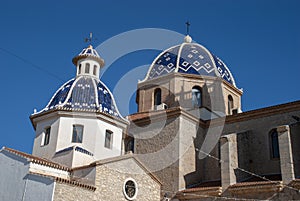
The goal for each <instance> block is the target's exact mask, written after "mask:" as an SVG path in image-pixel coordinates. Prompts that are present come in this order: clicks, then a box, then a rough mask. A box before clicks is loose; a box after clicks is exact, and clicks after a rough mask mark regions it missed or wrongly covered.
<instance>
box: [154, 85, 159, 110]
mask: <svg viewBox="0 0 300 201" xmlns="http://www.w3.org/2000/svg"><path fill="white" fill-rule="evenodd" d="M160 104H161V89H160V88H156V89H155V90H154V106H156V105H160Z"/></svg>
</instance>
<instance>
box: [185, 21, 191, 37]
mask: <svg viewBox="0 0 300 201" xmlns="http://www.w3.org/2000/svg"><path fill="white" fill-rule="evenodd" d="M185 24H186V35H189V34H190V25H191V24H190V22H189V21H187V22H186V23H185Z"/></svg>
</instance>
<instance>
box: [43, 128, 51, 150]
mask: <svg viewBox="0 0 300 201" xmlns="http://www.w3.org/2000/svg"><path fill="white" fill-rule="evenodd" d="M50 132H51V127H47V128H46V129H45V131H44V136H43V140H42V146H46V145H47V144H49V142H50Z"/></svg>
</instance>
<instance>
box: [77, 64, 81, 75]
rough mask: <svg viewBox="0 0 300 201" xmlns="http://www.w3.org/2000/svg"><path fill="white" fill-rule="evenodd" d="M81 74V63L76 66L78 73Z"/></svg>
mask: <svg viewBox="0 0 300 201" xmlns="http://www.w3.org/2000/svg"><path fill="white" fill-rule="evenodd" d="M79 74H81V64H79V67H78V75H79Z"/></svg>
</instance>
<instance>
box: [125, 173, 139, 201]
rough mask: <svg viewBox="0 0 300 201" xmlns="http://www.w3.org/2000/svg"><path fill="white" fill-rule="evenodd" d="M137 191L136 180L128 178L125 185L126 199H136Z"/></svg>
mask: <svg viewBox="0 0 300 201" xmlns="http://www.w3.org/2000/svg"><path fill="white" fill-rule="evenodd" d="M137 191H138V189H137V184H136V182H135V181H134V180H133V179H131V178H129V179H126V180H125V182H124V186H123V192H124V195H125V197H126V199H128V200H134V199H135V198H136V195H137Z"/></svg>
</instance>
